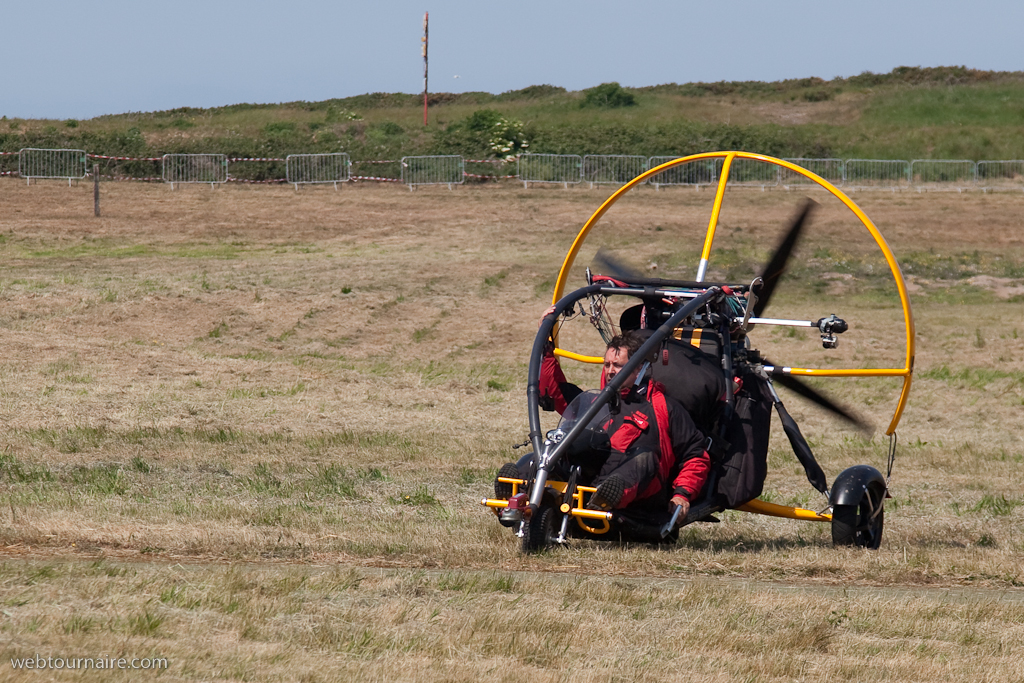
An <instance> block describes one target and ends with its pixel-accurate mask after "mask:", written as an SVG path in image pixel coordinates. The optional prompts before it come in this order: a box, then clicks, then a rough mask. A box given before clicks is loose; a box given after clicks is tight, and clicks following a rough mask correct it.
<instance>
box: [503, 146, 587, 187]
mask: <svg viewBox="0 0 1024 683" xmlns="http://www.w3.org/2000/svg"><path fill="white" fill-rule="evenodd" d="M517 174H518V176H519V179H520V180H521V181H523V186H524V187H529V184H530V183H562V184H563V185H565V186H567V187H568V185H569V184H570V183H572V184H577V183H580V182H582V180H583V157H581V156H579V155H578V154H523V155H522V156H520V157H519V168H518V172H517Z"/></svg>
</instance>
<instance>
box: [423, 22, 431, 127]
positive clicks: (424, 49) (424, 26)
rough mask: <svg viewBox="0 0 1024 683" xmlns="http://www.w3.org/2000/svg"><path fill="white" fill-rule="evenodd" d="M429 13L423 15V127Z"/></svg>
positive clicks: (424, 121)
mask: <svg viewBox="0 0 1024 683" xmlns="http://www.w3.org/2000/svg"><path fill="white" fill-rule="evenodd" d="M429 17H430V12H424V13H423V125H424V126H425V125H427V36H429V35H430V33H429V31H428V30H427V19H428V18H429Z"/></svg>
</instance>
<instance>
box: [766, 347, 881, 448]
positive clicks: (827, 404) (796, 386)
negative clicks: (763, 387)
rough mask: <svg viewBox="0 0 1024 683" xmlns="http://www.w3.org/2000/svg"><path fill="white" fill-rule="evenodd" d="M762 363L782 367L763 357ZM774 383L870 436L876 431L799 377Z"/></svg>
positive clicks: (774, 379) (782, 377)
mask: <svg viewBox="0 0 1024 683" xmlns="http://www.w3.org/2000/svg"><path fill="white" fill-rule="evenodd" d="M761 362H763V363H764V364H765V365H772V366H774V367H780V366H778V365H775V363H772V362H771V361H770V360H768V359H767V358H763V357H762V358H761ZM772 382H774V383H775V384H781V385H782V386H784V387H786V388H787V389H789V390H791V391H792V392H794V393H796V394H799V395H801V396H803V397H804V398H806V399H807V400H808V401H810V402H811V403H814V404H816V405H819V406H821V407H822V408H824V409H825V410H827V411H829V412H830V413H832V414H833V415H838V416H839V417H841V418H843V419H844V420H846V421H847V422H849V423H850V424H851V425H853V426H854V427H856V428H857V429H858V430H860V431H861V432H864V433H865V434H870V433H871V432H872V431H874V430H873V429H872V428H871V425H869V424H868V423H867V422H865V421H864V420H863V419H861V418H860V417H858V416H857V415H854V414H853V413H851V412H850V411H849V410H847V409H846V408H843V407H842V406H841V405H839V404H838V403H836V402H835V401H833V400H832V399H830V398H829V397H828V396H826V395H825V394H822V393H821V392H819V391H818V390H816V389H812V388H811V387H810V386H808V385H807V384H805V383H804V382H802V381H801V380H800V379H799V378H798V377H793V376H792V375H776V376H774V377H772Z"/></svg>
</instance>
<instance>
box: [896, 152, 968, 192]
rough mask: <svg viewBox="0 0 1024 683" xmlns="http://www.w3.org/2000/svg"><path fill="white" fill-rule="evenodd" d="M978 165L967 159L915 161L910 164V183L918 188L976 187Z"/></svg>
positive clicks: (954, 188) (952, 188) (953, 188)
mask: <svg viewBox="0 0 1024 683" xmlns="http://www.w3.org/2000/svg"><path fill="white" fill-rule="evenodd" d="M977 178H978V165H977V164H975V163H974V162H973V161H968V160H965V159H957V160H947V159H942V160H934V159H914V160H913V161H911V162H910V182H911V184H912V185H914V186H915V187H917V188H920V189H924V188H931V189H943V190H963V189H964V188H967V187H974V185H975V183H976V182H977Z"/></svg>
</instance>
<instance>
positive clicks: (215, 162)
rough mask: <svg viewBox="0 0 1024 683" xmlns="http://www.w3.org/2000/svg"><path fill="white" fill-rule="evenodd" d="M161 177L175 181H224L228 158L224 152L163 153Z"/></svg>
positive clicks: (171, 181) (212, 182) (171, 182)
mask: <svg viewBox="0 0 1024 683" xmlns="http://www.w3.org/2000/svg"><path fill="white" fill-rule="evenodd" d="M163 167H164V168H163V178H164V182H165V183H170V184H171V186H172V187H173V186H174V184H175V183H210V184H211V185H213V184H215V183H226V182H227V181H228V158H227V156H226V155H224V154H165V155H164V160H163Z"/></svg>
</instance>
